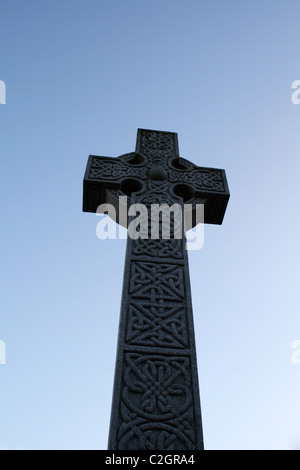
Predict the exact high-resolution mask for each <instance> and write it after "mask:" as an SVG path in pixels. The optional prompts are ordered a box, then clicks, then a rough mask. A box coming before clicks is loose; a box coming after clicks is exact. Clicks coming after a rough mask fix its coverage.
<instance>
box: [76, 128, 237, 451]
mask: <svg viewBox="0 0 300 470" xmlns="http://www.w3.org/2000/svg"><path fill="white" fill-rule="evenodd" d="M120 196H127V202H128V207H129V206H130V205H132V204H137V203H138V204H144V205H145V206H146V207H150V206H151V205H153V204H168V205H170V206H171V205H172V204H174V203H178V204H180V205H181V206H183V205H184V204H190V205H191V206H190V207H192V212H193V219H192V224H191V225H192V226H194V225H195V224H196V219H195V207H196V204H204V222H205V223H211V224H221V223H222V220H223V217H224V213H225V210H226V206H227V202H228V199H229V191H228V186H227V182H226V176H225V172H224V170H219V169H214V168H202V167H198V166H196V165H194V164H193V163H191V162H189V161H188V160H185V159H183V158H181V157H179V151H178V141H177V134H176V133H173V132H162V131H153V130H146V129H138V133H137V143H136V150H135V152H133V153H128V154H125V155H121V156H120V157H117V158H110V157H98V156H93V155H91V156H90V157H89V160H88V164H87V169H86V173H85V177H84V196H83V210H84V211H86V212H96V211H97V208H98V206H99V205H101V204H104V203H110V204H112V205H113V206H114V207H115V209H116V218H117V221H118V222H119V223H120V224H122V225H125V226H126V225H127V222H128V217H126V219H127V220H125V221H124V220H121V215H120V213H119V203H118V202H119V198H120ZM129 219H130V218H129ZM173 224H174V220H173ZM149 227H150V220H149ZM159 227H160V228H159V235H161V230H162V229H161V224H160V226H159ZM183 230H184V229H183ZM108 448H109V449H111V450H172V449H173V450H195V449H203V435H202V422H201V410H200V398H199V385H198V373H197V363H196V348H195V338H194V326H193V313H192V303H191V292H190V280H189V270H188V257H187V251H186V249H185V241H184V237H181V238H176V237H174V233H173V231H172V229H171V232H170V238H169V239H162V237H161V236H160V237H159V238H158V239H157V238H156V239H153V238H151V237H150V234H149V238H141V237H139V238H137V239H133V238H131V237H128V240H127V249H126V260H125V271H124V281H123V294H122V304H121V315H120V326H119V339H118V350H117V359H116V369H115V380H114V392H113V402H112V412H111V422H110V431H109V443H108Z"/></svg>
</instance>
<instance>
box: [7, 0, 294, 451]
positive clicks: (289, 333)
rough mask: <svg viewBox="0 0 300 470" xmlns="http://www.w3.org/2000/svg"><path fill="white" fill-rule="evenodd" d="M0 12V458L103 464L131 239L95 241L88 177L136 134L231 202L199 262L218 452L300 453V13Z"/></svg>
mask: <svg viewBox="0 0 300 470" xmlns="http://www.w3.org/2000/svg"><path fill="white" fill-rule="evenodd" d="M0 10H1V17H0V80H3V81H5V83H6V92H7V95H6V104H5V105H0V125H1V185H0V191H1V221H2V230H1V237H2V243H1V247H2V249H1V267H2V269H1V316H0V340H1V341H4V342H5V344H6V364H5V365H0V448H3V449H20V448H24V449H105V448H106V445H107V435H108V426H109V417H110V406H111V394H112V385H113V374H114V362H115V354H116V342H117V330H118V319H119V308H120V296H121V286H122V276H123V264H124V255H125V244H126V241H125V240H105V241H103V240H99V239H98V238H97V237H96V224H97V222H98V219H97V216H96V215H93V214H87V213H82V211H81V204H82V179H83V175H84V171H85V166H86V162H87V157H88V155H89V154H95V155H107V156H118V155H120V154H123V153H126V152H130V151H133V150H134V148H135V139H136V130H137V128H139V127H140V128H150V129H160V130H168V131H174V132H178V135H179V148H180V154H181V156H182V157H184V158H188V159H189V160H191V161H192V162H194V163H196V164H198V165H200V166H208V167H216V168H225V170H226V174H227V179H228V183H229V188H230V191H231V199H230V202H229V205H228V209H227V213H226V215H225V219H224V223H223V225H222V226H206V227H205V243H204V247H203V249H202V250H200V251H192V252H190V253H189V262H190V276H191V286H192V296H193V308H194V318H195V329H196V341H197V354H198V369H199V381H200V394H201V404H202V414H203V429H204V439H205V447H206V448H207V449H299V448H300V426H299V422H300V419H299V418H300V402H299V391H300V363H293V361H292V360H291V357H292V354H293V352H294V350H293V349H292V343H293V342H294V341H295V340H299V339H300V312H299V238H300V237H299V232H300V224H299V216H298V215H299V207H298V205H299V189H298V188H299V174H300V164H299V148H300V132H299V130H300V105H295V104H293V103H292V100H291V95H292V93H293V90H292V88H291V85H292V82H293V81H294V80H300V69H299V43H300V28H299V13H300V4H299V2H298V1H297V0H287V1H285V2H283V1H279V0H259V1H258V0H254V1H252V2H241V1H238V0H234V1H233V0H227V1H226V2H224V1H221V0H212V1H208V0H207V1H206V0H197V1H193V0H186V1H179V0H172V1H171V0H163V1H161V0H160V1H157V0H153V1H152V2H150V3H149V2H145V1H139V2H138V1H133V0H127V1H126V2H124V1H120V0H110V1H106V0H97V1H96V0H86V1H83V0H60V1H58V0H51V1H50V0H29V1H23V0H22V1H21V0H2V1H1V5H0ZM299 357H300V355H299ZM294 362H295V361H294ZM296 362H297V361H296Z"/></svg>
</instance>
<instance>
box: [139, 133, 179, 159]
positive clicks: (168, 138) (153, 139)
mask: <svg viewBox="0 0 300 470" xmlns="http://www.w3.org/2000/svg"><path fill="white" fill-rule="evenodd" d="M174 150H175V136H174V134H172V133H166V132H158V131H155V132H153V131H147V130H142V131H141V146H140V149H139V151H140V152H141V153H142V154H144V155H146V156H147V158H148V160H149V161H150V162H151V163H152V164H153V165H164V164H166V163H167V161H168V159H169V158H170V157H172V156H173V155H174Z"/></svg>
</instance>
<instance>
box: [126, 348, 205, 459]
mask: <svg viewBox="0 0 300 470" xmlns="http://www.w3.org/2000/svg"><path fill="white" fill-rule="evenodd" d="M123 381H124V383H123V393H122V405H121V415H122V420H123V422H122V425H121V427H120V429H119V449H120V450H125V449H145V450H159V449H165V450H186V449H193V448H195V444H196V443H195V431H194V428H193V417H194V412H193V396H192V392H191V390H192V386H191V364H190V359H189V358H188V357H180V356H176V355H174V356H164V355H158V354H156V355H153V354H152V355H147V354H139V353H126V354H125V369H124V374H123Z"/></svg>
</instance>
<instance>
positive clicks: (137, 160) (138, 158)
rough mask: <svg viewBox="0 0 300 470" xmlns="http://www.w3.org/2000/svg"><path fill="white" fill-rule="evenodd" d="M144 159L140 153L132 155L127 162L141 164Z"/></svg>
mask: <svg viewBox="0 0 300 470" xmlns="http://www.w3.org/2000/svg"><path fill="white" fill-rule="evenodd" d="M143 161H144V159H143V157H141V156H140V155H134V156H133V157H131V158H130V159H129V160H127V163H129V165H134V166H135V165H140V164H141V163H143Z"/></svg>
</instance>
